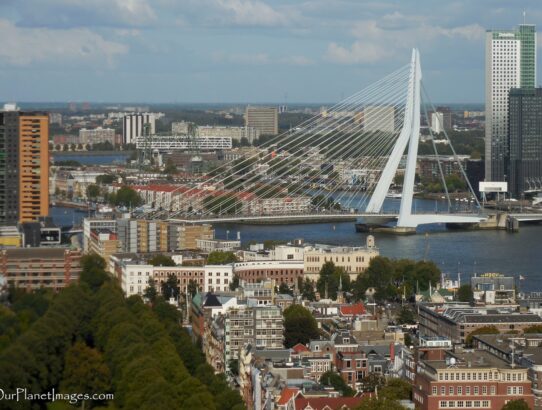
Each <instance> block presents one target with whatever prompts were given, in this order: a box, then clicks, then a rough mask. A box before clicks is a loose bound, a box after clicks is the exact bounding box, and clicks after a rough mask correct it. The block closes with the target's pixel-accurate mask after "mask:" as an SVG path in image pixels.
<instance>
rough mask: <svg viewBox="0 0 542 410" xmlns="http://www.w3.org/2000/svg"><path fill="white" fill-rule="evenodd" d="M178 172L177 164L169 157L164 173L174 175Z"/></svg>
mask: <svg viewBox="0 0 542 410" xmlns="http://www.w3.org/2000/svg"><path fill="white" fill-rule="evenodd" d="M177 172H178V171H177V166H176V165H175V164H174V163H173V161H172V160H171V159H168V160H167V162H166V166H165V167H164V174H168V175H172V174H176V173H177Z"/></svg>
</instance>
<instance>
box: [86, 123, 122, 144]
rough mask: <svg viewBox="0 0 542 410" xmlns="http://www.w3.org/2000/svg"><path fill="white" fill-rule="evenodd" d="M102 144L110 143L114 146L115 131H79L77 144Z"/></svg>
mask: <svg viewBox="0 0 542 410" xmlns="http://www.w3.org/2000/svg"><path fill="white" fill-rule="evenodd" d="M103 142H110V143H111V144H112V145H115V142H116V139H115V130H114V129H113V128H102V127H98V128H94V129H91V130H87V129H86V128H81V129H80V130H79V143H80V144H85V145H86V144H99V143H103Z"/></svg>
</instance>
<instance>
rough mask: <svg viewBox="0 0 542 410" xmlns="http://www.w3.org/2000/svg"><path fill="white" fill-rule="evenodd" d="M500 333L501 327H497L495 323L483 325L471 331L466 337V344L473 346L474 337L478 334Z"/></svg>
mask: <svg viewBox="0 0 542 410" xmlns="http://www.w3.org/2000/svg"><path fill="white" fill-rule="evenodd" d="M499 333H501V332H499V329H497V328H496V327H495V326H493V325H490V326H483V327H480V328H478V329H476V330H474V331H473V332H470V333H469V335H468V336H467V337H466V338H465V344H466V345H467V346H470V347H472V338H473V336H476V335H498V334H499Z"/></svg>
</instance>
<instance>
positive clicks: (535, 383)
mask: <svg viewBox="0 0 542 410" xmlns="http://www.w3.org/2000/svg"><path fill="white" fill-rule="evenodd" d="M474 344H475V346H476V347H477V348H478V349H482V350H486V351H488V352H490V353H491V354H493V355H495V356H497V357H500V358H501V359H503V360H506V361H508V362H510V363H512V362H514V363H516V364H518V365H519V366H522V367H526V368H527V369H529V370H528V377H529V381H530V382H531V388H532V391H533V394H534V399H535V405H536V407H540V405H542V354H541V351H540V348H541V347H542V335H541V334H537V333H534V334H525V335H523V336H519V335H512V334H509V335H506V334H504V335H477V336H474Z"/></svg>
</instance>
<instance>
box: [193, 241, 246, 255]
mask: <svg viewBox="0 0 542 410" xmlns="http://www.w3.org/2000/svg"><path fill="white" fill-rule="evenodd" d="M196 244H197V247H198V249H201V250H202V251H203V252H207V253H211V252H214V251H222V252H232V251H234V250H236V249H239V248H240V247H241V241H240V240H232V241H230V240H224V239H196Z"/></svg>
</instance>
